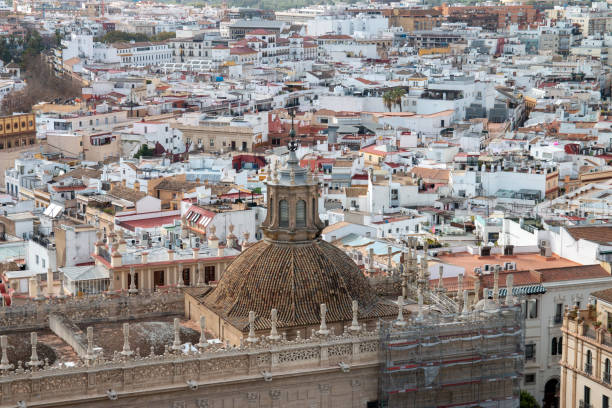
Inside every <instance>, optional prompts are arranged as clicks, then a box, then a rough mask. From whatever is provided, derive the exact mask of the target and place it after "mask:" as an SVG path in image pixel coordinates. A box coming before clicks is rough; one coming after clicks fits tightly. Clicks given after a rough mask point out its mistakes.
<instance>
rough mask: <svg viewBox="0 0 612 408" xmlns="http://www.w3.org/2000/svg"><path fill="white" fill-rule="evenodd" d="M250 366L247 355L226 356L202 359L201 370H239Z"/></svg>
mask: <svg viewBox="0 0 612 408" xmlns="http://www.w3.org/2000/svg"><path fill="white" fill-rule="evenodd" d="M248 366H249V360H248V357H247V356H240V357H233V358H231V357H224V358H213V359H208V360H202V362H201V364H200V371H201V372H209V371H222V370H238V369H245V368H247V367H248Z"/></svg>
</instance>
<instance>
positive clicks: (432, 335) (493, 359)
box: [379, 306, 525, 408]
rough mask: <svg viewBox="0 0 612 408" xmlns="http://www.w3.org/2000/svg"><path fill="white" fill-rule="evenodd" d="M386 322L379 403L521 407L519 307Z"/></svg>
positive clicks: (405, 407)
mask: <svg viewBox="0 0 612 408" xmlns="http://www.w3.org/2000/svg"><path fill="white" fill-rule="evenodd" d="M405 323H407V324H400V325H398V324H397V322H382V321H381V330H380V342H381V344H380V350H381V353H382V356H381V361H382V363H381V378H380V381H379V387H380V389H379V391H380V396H379V401H380V406H381V407H388V408H397V407H402V408H417V407H418V408H428V407H437V408H441V407H457V408H460V407H483V408H484V407H495V408H506V407H508V408H510V407H512V408H515V407H517V406H518V403H519V392H520V389H519V387H520V379H521V376H522V373H523V364H524V356H525V353H524V330H523V319H522V318H521V310H520V308H519V307H516V306H513V307H505V306H500V307H498V308H495V309H493V310H480V311H472V312H469V313H463V314H459V313H455V314H449V315H442V314H434V313H430V314H429V315H428V316H426V317H425V318H424V319H421V320H419V318H417V319H413V320H410V321H407V322H405Z"/></svg>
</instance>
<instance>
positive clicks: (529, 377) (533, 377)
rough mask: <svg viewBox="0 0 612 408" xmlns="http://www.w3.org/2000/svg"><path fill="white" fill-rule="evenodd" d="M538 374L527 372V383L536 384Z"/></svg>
mask: <svg viewBox="0 0 612 408" xmlns="http://www.w3.org/2000/svg"><path fill="white" fill-rule="evenodd" d="M535 382H536V375H535V374H525V384H535Z"/></svg>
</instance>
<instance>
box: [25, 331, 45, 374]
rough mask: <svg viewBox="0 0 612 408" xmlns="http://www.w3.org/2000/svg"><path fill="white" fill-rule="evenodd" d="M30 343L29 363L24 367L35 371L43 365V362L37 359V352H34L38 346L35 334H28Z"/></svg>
mask: <svg viewBox="0 0 612 408" xmlns="http://www.w3.org/2000/svg"><path fill="white" fill-rule="evenodd" d="M30 343H32V355H31V356H30V361H28V362H27V363H26V366H28V367H30V368H32V369H36V368H38V367H40V366H41V365H42V364H43V362H42V361H40V360H39V359H38V351H37V350H36V347H37V344H38V335H37V334H36V332H32V333H30Z"/></svg>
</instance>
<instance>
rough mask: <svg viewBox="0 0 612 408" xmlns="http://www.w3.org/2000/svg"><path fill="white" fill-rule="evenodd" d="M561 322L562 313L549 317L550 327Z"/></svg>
mask: <svg viewBox="0 0 612 408" xmlns="http://www.w3.org/2000/svg"><path fill="white" fill-rule="evenodd" d="M561 323H563V315H555V316H553V317H551V318H550V327H555V326H560V325H561Z"/></svg>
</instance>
